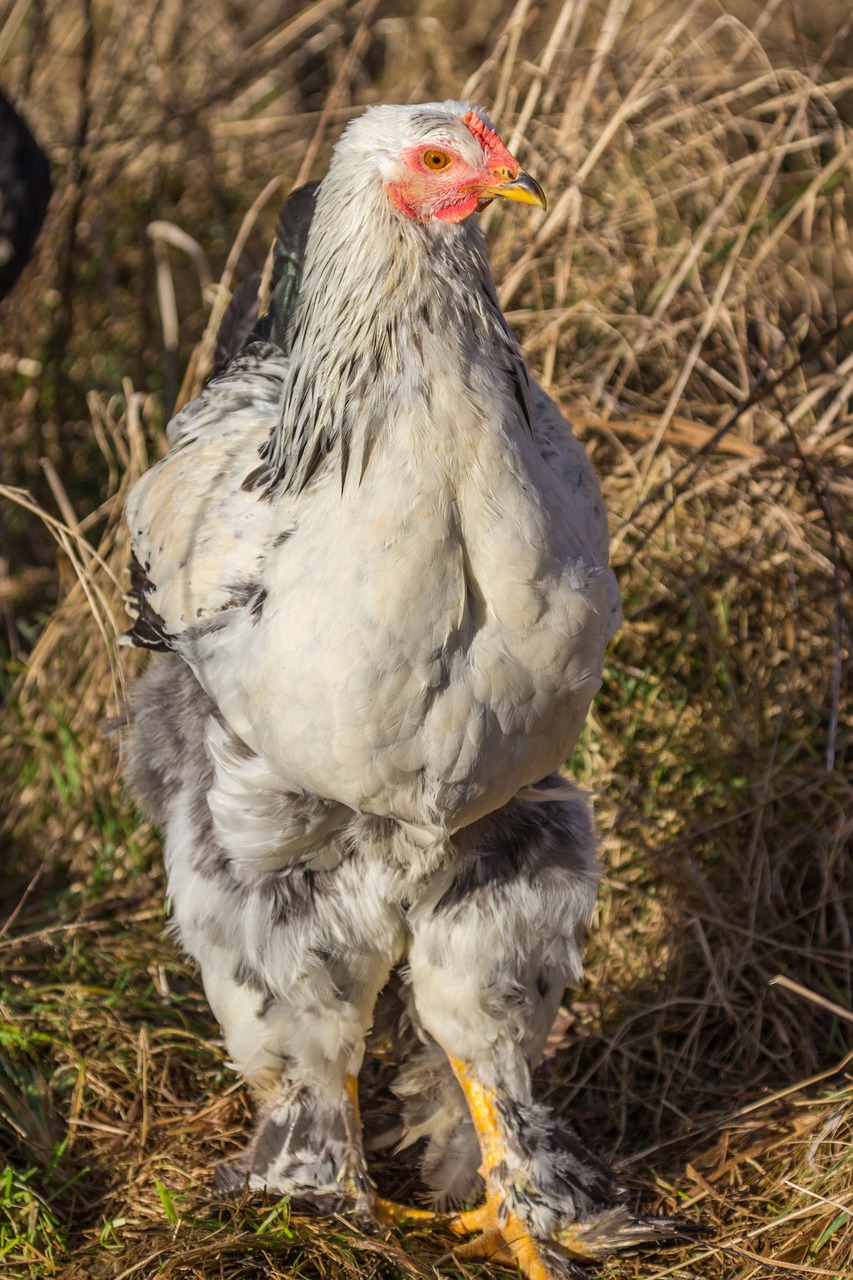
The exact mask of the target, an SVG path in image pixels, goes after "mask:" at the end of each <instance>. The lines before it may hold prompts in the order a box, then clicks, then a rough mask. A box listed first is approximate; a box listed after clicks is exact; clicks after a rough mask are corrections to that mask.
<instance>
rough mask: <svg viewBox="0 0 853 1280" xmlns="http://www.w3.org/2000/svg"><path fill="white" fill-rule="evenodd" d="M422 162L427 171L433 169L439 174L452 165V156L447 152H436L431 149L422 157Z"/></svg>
mask: <svg viewBox="0 0 853 1280" xmlns="http://www.w3.org/2000/svg"><path fill="white" fill-rule="evenodd" d="M421 160H422V161H423V162H424V165H425V166H426V168H427V169H432V171H433V173H438V172H439V171H440V170H441V169H446V168H447V166H448V165H449V164H450V156H449V155H448V154H447V152H446V151H435V150H433V149H432V148H430V150H429V151H425V152H424V153H423V155H422V156H421Z"/></svg>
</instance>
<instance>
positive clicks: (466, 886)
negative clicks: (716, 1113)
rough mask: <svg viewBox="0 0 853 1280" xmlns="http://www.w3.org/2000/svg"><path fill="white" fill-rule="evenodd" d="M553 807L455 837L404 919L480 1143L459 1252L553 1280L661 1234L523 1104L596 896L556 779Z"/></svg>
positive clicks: (583, 823) (584, 831)
mask: <svg viewBox="0 0 853 1280" xmlns="http://www.w3.org/2000/svg"><path fill="white" fill-rule="evenodd" d="M549 784H550V787H551V789H552V791H551V794H552V795H553V792H554V789H556V788H561V789H562V792H563V796H562V798H560V799H555V798H552V799H549V800H546V801H544V802H537V801H535V800H524V801H521V800H516V801H513V802H512V803H511V804H510V805H508V806H507V807H506V808H505V809H504V810H502V811H501V812H500V813H499V814H495V815H491V816H490V817H489V818H487V819H484V820H483V821H481V822H479V823H477V824H476V825H475V826H474V827H472V828H470V829H468V830H466V831H464V832H462V833H459V835H458V836H457V837H456V841H455V843H456V845H457V852H458V855H459V856H458V858H457V859H456V860H455V861H454V864H453V867H452V868H451V869H449V870H448V871H447V872H446V873H442V875H441V876H440V877H437V878H436V879H434V880H433V882H432V883H431V886H430V891H429V893H428V894H427V895H426V896H425V897H424V898H423V899H421V900H419V901H418V902H417V903H416V904H414V905H413V907H412V909H411V911H410V916H409V919H410V927H411V929H412V934H413V937H412V942H411V945H410V951H409V960H410V970H411V981H412V992H413V998H414V1005H415V1010H416V1014H417V1017H418V1019H419V1020H420V1023H421V1024H422V1027H423V1028H424V1030H425V1031H426V1032H427V1033H428V1034H429V1035H430V1036H432V1037H433V1038H434V1039H435V1040H436V1041H437V1042H438V1044H439V1045H440V1046H441V1047H442V1049H443V1050H444V1051H445V1053H446V1055H447V1057H448V1059H449V1062H450V1065H451V1067H452V1070H453V1072H454V1074H455V1077H456V1080H457V1081H458V1085H459V1087H460V1088H461V1090H462V1093H463V1095H464V1097H465V1099H466V1102H467V1104H468V1108H469V1111H470V1115H471V1120H472V1122H473V1126H474V1129H475V1131H476V1134H477V1138H478V1141H479V1146H480V1158H481V1163H480V1173H481V1175H482V1177H483V1179H484V1182H485V1202H484V1203H483V1205H482V1206H481V1207H480V1208H478V1209H475V1210H473V1211H470V1212H467V1213H462V1214H460V1215H458V1216H457V1218H456V1219H455V1220H454V1223H453V1226H454V1229H455V1230H456V1231H458V1232H459V1233H460V1234H468V1233H474V1232H476V1233H478V1234H477V1238H476V1239H475V1240H473V1241H471V1242H470V1243H469V1244H467V1245H462V1246H461V1248H460V1250H459V1252H460V1253H461V1254H462V1255H465V1256H469V1257H478V1258H480V1257H483V1258H492V1259H495V1260H498V1261H509V1262H511V1263H513V1264H516V1263H517V1264H518V1265H520V1266H521V1268H522V1270H523V1271H524V1273H525V1274H526V1275H527V1276H528V1278H529V1280H556V1278H557V1277H565V1276H566V1274H567V1273H571V1272H572V1270H573V1265H572V1260H573V1259H585V1258H592V1257H599V1256H601V1255H602V1254H604V1253H606V1252H610V1251H612V1250H613V1249H614V1248H619V1247H623V1246H625V1245H631V1244H634V1243H637V1242H638V1241H640V1240H643V1239H649V1238H654V1237H655V1236H657V1235H664V1234H671V1233H672V1224H671V1223H659V1224H657V1225H655V1223H654V1220H651V1221H650V1222H642V1221H640V1220H637V1219H632V1218H631V1217H630V1215H629V1214H628V1213H627V1211H626V1210H625V1209H624V1208H623V1207H622V1205H621V1204H620V1197H619V1192H618V1188H617V1186H616V1184H615V1181H614V1179H613V1176H612V1174H611V1173H610V1171H609V1170H607V1169H606V1168H604V1167H602V1166H601V1165H600V1164H599V1162H598V1161H597V1160H595V1159H594V1158H593V1157H591V1156H589V1155H588V1154H587V1153H586V1152H584V1151H583V1150H582V1148H581V1146H580V1144H579V1142H578V1141H577V1139H576V1138H574V1136H573V1135H571V1134H570V1133H568V1132H566V1131H564V1130H563V1129H562V1128H561V1126H559V1125H558V1124H556V1123H555V1121H554V1119H553V1117H551V1116H550V1114H549V1113H548V1112H547V1110H546V1109H545V1108H544V1107H542V1106H540V1105H538V1104H537V1103H535V1102H534V1101H533V1098H532V1093H531V1074H530V1069H531V1064H533V1063H535V1062H536V1061H537V1059H538V1058H539V1056H540V1055H541V1052H542V1049H543V1048H544V1044H545V1040H546V1037H547V1034H548V1031H549V1029H550V1026H551V1024H552V1021H553V1018H554V1015H555V1013H556V1011H557V1008H558V1006H559V1001H560V998H561V996H562V993H563V990H564V987H565V984H566V982H567V981H576V980H577V979H578V978H579V976H580V969H581V964H580V950H579V948H580V944H581V940H582V936H583V932H584V928H585V925H586V922H587V920H588V918H589V915H590V912H591V909H592V904H593V900H594V894H595V884H596V871H595V850H594V838H593V834H592V826H591V821H590V817H589V813H588V810H587V806H586V803H585V801H584V800H583V798H582V797H581V795H580V794H579V793H578V792H575V791H573V789H571V788H570V787H569V785H568V784H566V783H564V782H562V780H561V779H558V778H552V779H549V780H548V782H547V783H543V784H542V788H543V791H544V789H545V788H546V787H547V786H548V785H549Z"/></svg>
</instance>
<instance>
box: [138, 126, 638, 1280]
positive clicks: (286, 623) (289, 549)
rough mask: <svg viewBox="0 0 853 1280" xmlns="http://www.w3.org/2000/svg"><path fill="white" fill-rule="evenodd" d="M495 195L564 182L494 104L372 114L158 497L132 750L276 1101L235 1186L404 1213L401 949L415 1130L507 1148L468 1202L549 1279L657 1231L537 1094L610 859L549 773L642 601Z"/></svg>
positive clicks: (437, 1151) (244, 1043) (202, 936)
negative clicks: (385, 1162)
mask: <svg viewBox="0 0 853 1280" xmlns="http://www.w3.org/2000/svg"><path fill="white" fill-rule="evenodd" d="M496 196H508V197H510V198H514V199H517V200H521V201H523V202H525V203H534V204H535V203H542V202H543V201H542V197H541V191H540V190H539V188H538V186H537V184H535V183H534V182H533V180H532V179H530V178H529V177H528V176H527V175H526V174H524V173H522V172H521V171H520V170H519V167H518V164H517V162H516V161H515V160H514V158H513V157H512V156H511V155H510V154H509V152H507V151H506V149H505V148H504V146H503V144H502V143H501V142H500V139H499V138H498V137H497V135H496V134H495V133H494V132H493V130H492V128H491V125H490V122H489V121H488V118H487V117H485V115H484V113H482V112H480V111H479V110H477V111H473V110H472V109H471V108H470V107H469V106H468V104H465V103H456V102H450V103H442V104H431V105H427V106H417V107H381V108H373V109H372V110H370V111H368V112H367V113H366V114H365V115H364V116H363V117H362V118H361V119H359V120H356V121H355V122H353V124H351V125H350V126H349V127H348V129H347V130H346V132H345V133H344V135H343V137H342V138H341V140H340V142H339V143H338V145H337V147H336V149H335V153H334V156H333V159H332V163H331V166H330V169H329V172H328V175H327V176H326V178H325V179H324V181H323V182H322V184H321V185H320V187H319V190H318V192H317V195H316V207H315V208H314V209H313V216H312V215H311V210H310V209H309V212H308V216H309V217H310V230H309V231H308V234H307V245H306V247H305V250H304V261H303V259H302V251H301V248H300V249H299V251H298V252H296V251H294V253H293V255H292V261H291V266H292V267H294V268H295V269H297V270H298V271H299V272H301V279H300V280H299V288H298V296H297V297H296V301H295V305H294V304H293V303H292V299H293V294H294V291H293V289H292V288H289V289H288V291H287V297H288V303H287V306H286V307H282V309H281V311H280V313H278V314H277V313H276V308H275V299H276V297H277V296H284V295H283V294H282V293H281V286H279V294H278V295H277V294H276V291H275V290H274V293H273V298H274V306H273V308H272V314H271V316H270V317H269V318H268V319H267V321H266V322H262V326H261V327H262V329H263V331H264V332H265V333H266V338H267V340H266V341H255V342H253V343H250V345H248V346H247V347H246V348H245V349H244V350H243V352H242V353H241V354H239V355H238V356H237V357H236V358H235V359H233V360H231V361H230V363H228V364H227V366H226V367H225V370H224V372H223V373H221V374H220V375H219V376H218V377H217V378H215V379H214V380H213V381H212V382H211V383H210V384H209V385H208V387H207V388H206V389H205V391H204V392H203V393H202V394H201V396H200V397H199V398H198V399H197V400H195V401H193V402H192V403H191V404H189V405H187V406H186V407H185V408H184V409H183V410H182V411H181V412H180V413H179V414H178V415H177V417H176V418H175V419H174V420H173V422H172V423H171V424H170V427H169V439H170V443H171V446H172V447H171V450H170V452H169V453H168V454H167V456H166V457H165V458H164V459H163V460H162V461H161V462H160V463H158V464H157V465H156V466H155V467H153V468H152V469H151V471H149V472H148V474H147V475H146V476H144V477H143V478H142V480H140V481H139V483H138V484H137V485H136V487H135V488H134V490H133V492H132V494H131V497H130V500H129V503H128V522H129V526H130V531H131V536H132V540H133V548H134V555H135V558H136V561H137V565H136V569H135V576H134V590H135V600H136V611H137V615H138V616H137V621H136V624H135V627H134V632H133V633H132V634H133V635H134V637H135V639H136V641H137V642H138V643H143V644H148V645H150V646H153V647H159V648H168V649H170V650H172V651H173V652H172V654H171V655H170V656H169V657H167V658H162V659H155V660H154V661H153V663H152V669H151V671H150V672H149V674H148V676H147V677H146V678H145V679H144V680H143V681H142V683H141V685H140V686H139V687H138V690H137V693H136V695H135V698H134V701H133V707H132V712H133V725H132V730H131V734H130V741H129V751H128V755H129V771H130V775H131V778H132V779H133V780H134V782H135V785H136V787H137V790H138V791H139V793H140V795H141V796H142V797H143V799H144V801H145V802H146V803H147V804H148V806H149V808H150V810H151V811H152V813H153V814H154V816H155V817H156V818H157V820H158V821H159V822H160V823H161V824H162V826H163V828H164V832H165V841H166V861H167V870H168V875H169V892H170V897H171V901H172V909H173V913H174V919H175V925H176V929H177V932H178V934H179V936H180V938H181V941H182V942H183V944H184V946H185V947H186V949H187V950H188V951H189V952H190V954H191V955H193V956H194V957H195V958H196V960H197V961H198V962H199V964H200V966H201V970H202V976H203V979H204V984H205V990H206V992H207V995H208V998H209V1000H210V1003H211V1006H212V1008H213V1010H214V1012H215V1014H216V1016H217V1018H219V1020H220V1021H221V1022H222V1024H223V1027H224V1029H225V1034H226V1038H227V1042H228V1045H229V1050H230V1052H231V1054H232V1056H233V1058H234V1060H235V1062H236V1063H237V1065H238V1066H239V1067H240V1069H241V1070H242V1071H243V1072H244V1074H245V1075H246V1076H247V1078H249V1079H251V1080H253V1081H254V1082H255V1084H256V1085H257V1086H258V1089H259V1092H260V1094H261V1096H262V1099H263V1105H262V1110H261V1119H260V1123H259V1128H258V1131H257V1133H256V1135H255V1138H254V1139H253V1141H252V1143H251V1144H250V1147H249V1149H248V1151H247V1153H246V1156H245V1158H244V1160H243V1162H242V1164H241V1166H240V1173H239V1174H238V1175H236V1181H237V1182H238V1183H239V1182H240V1181H241V1179H242V1178H243V1177H244V1176H246V1177H248V1179H249V1182H250V1185H252V1186H267V1187H270V1188H272V1189H273V1190H277V1191H280V1192H291V1193H293V1194H295V1195H297V1196H299V1195H302V1196H306V1195H308V1196H315V1197H320V1198H321V1199H323V1198H326V1200H329V1198H331V1200H332V1201H333V1202H334V1203H336V1204H337V1203H340V1202H341V1201H343V1202H344V1203H345V1204H347V1205H349V1206H351V1207H352V1206H355V1207H359V1208H361V1209H365V1207H367V1208H371V1207H372V1209H373V1211H377V1201H376V1198H375V1195H374V1193H373V1190H372V1187H371V1184H370V1181H369V1178H368V1176H367V1172H366V1165H365V1160H364V1152H363V1148H362V1144H361V1135H360V1132H359V1122H358V1111H357V1107H356V1105H355V1100H354V1081H355V1078H356V1076H357V1073H358V1069H359V1066H360V1064H361V1060H362V1055H363V1053H364V1037H365V1035H366V1033H367V1032H368V1030H369V1028H370V1026H371V1023H372V1020H373V1017H374V1006H375V1003H376V1000H377V996H378V994H379V992H380V990H381V989H382V988H383V987H384V985H385V984H386V982H387V980H388V977H389V974H390V972H391V970H392V969H393V967H394V966H395V965H396V964H398V963H399V962H401V961H405V962H406V965H407V971H406V972H407V982H408V988H407V990H406V995H405V1001H406V1004H407V1006H408V1017H409V1018H410V1020H411V1022H412V1024H413V1025H414V1027H415V1028H416V1030H417V1032H418V1035H419V1037H420V1040H421V1041H422V1042H423V1044H424V1045H425V1046H426V1047H425V1048H424V1049H423V1050H422V1051H420V1055H418V1054H416V1055H415V1058H414V1059H413V1060H412V1063H411V1065H410V1067H409V1068H408V1075H407V1074H406V1071H405V1070H404V1073H403V1075H402V1077H401V1081H400V1083H399V1086H398V1093H399V1094H400V1096H401V1097H402V1098H403V1099H404V1114H403V1121H402V1126H403V1132H404V1134H405V1131H406V1129H407V1128H408V1130H409V1134H410V1137H412V1136H413V1135H415V1134H417V1135H424V1136H426V1137H427V1138H428V1139H429V1145H428V1147H427V1149H426V1153H425V1156H424V1172H425V1176H426V1177H427V1180H428V1181H429V1182H430V1183H431V1185H432V1187H433V1191H434V1193H435V1194H436V1195H437V1196H439V1197H441V1196H451V1197H452V1196H457V1197H458V1196H466V1195H470V1194H472V1192H474V1191H475V1190H476V1187H477V1184H478V1179H477V1175H476V1169H477V1165H478V1162H480V1161H481V1162H482V1163H481V1164H480V1171H481V1173H482V1175H483V1177H484V1178H485V1182H486V1193H487V1202H486V1207H485V1209H484V1210H483V1214H485V1217H483V1215H482V1214H481V1218H480V1219H478V1220H477V1221H476V1222H474V1221H473V1219H472V1220H471V1221H463V1220H459V1221H457V1228H458V1229H459V1230H469V1231H470V1230H474V1228H475V1227H476V1228H477V1229H478V1230H480V1231H481V1232H482V1233H483V1239H486V1240H488V1241H489V1242H490V1244H489V1247H490V1248H492V1249H494V1248H495V1247H496V1245H495V1241H496V1237H495V1232H498V1234H499V1235H500V1240H499V1241H498V1244H499V1245H500V1246H501V1247H502V1248H503V1250H504V1252H507V1250H510V1251H511V1253H512V1255H513V1257H515V1258H516V1259H517V1260H519V1261H520V1262H521V1264H522V1266H523V1267H524V1269H525V1270H526V1271H527V1273H528V1275H529V1276H530V1277H531V1278H532V1280H542V1278H543V1277H546V1276H549V1275H554V1274H556V1273H557V1272H559V1271H560V1270H561V1268H562V1269H565V1267H566V1266H568V1262H567V1261H566V1260H567V1258H569V1257H571V1256H581V1255H583V1254H584V1252H586V1253H589V1254H595V1253H598V1252H601V1251H603V1249H604V1248H605V1247H609V1246H610V1245H611V1244H614V1243H615V1244H618V1243H620V1239H619V1238H617V1237H619V1235H620V1232H623V1233H624V1241H621V1242H629V1241H633V1240H634V1239H637V1238H639V1237H640V1235H641V1234H642V1230H641V1226H642V1227H643V1229H644V1230H645V1232H646V1234H649V1227H648V1224H640V1223H639V1220H632V1221H631V1222H629V1220H628V1218H627V1215H625V1214H624V1212H623V1211H622V1210H621V1209H619V1210H613V1209H612V1208H610V1206H611V1204H612V1202H613V1196H614V1194H615V1193H614V1188H613V1185H612V1182H611V1180H610V1179H609V1177H608V1175H606V1174H605V1173H604V1172H602V1171H601V1170H600V1169H597V1168H596V1167H595V1165H594V1162H592V1161H590V1160H587V1159H586V1157H584V1158H581V1157H579V1156H578V1155H577V1151H576V1144H575V1146H573V1144H572V1140H570V1139H569V1138H568V1137H567V1136H566V1135H565V1134H563V1135H562V1138H561V1137H560V1133H559V1131H558V1129H557V1128H555V1126H554V1124H553V1122H552V1121H551V1119H550V1118H549V1117H548V1116H547V1114H546V1113H545V1112H544V1111H543V1110H542V1109H541V1108H538V1107H536V1106H535V1104H534V1103H532V1101H531V1097H530V1064H531V1062H534V1061H535V1060H536V1058H537V1057H538V1055H539V1053H540V1052H541V1049H542V1047H543V1045H544V1040H545V1037H546V1035H547V1032H548V1029H549V1026H550V1023H551V1020H552V1019H553V1016H554V1013H555V1011H556V1008H557V1005H558V1003H559V999H560V996H561V994H562V990H563V987H564V985H565V982H566V981H567V980H568V979H570V978H571V979H576V978H577V976H578V974H579V971H580V960H579V945H580V940H581V936H582V932H583V927H584V923H585V921H586V919H587V918H588V913H589V911H590V909H591V905H592V899H593V895H594V886H595V870H594V841H593V837H592V831H591V826H590V822H589V817H588V814H587V811H586V805H585V803H584V801H583V799H582V798H581V797H580V796H579V794H578V793H577V792H576V791H575V790H574V789H573V788H572V787H571V786H570V784H568V783H567V782H565V781H564V780H562V779H559V778H555V777H551V778H550V779H548V777H547V776H548V775H549V774H551V773H552V771H553V770H554V769H555V768H557V767H559V766H560V765H561V764H562V762H563V761H564V760H565V758H566V756H567V755H568V754H569V752H570V751H571V750H572V748H573V746H574V745H575V743H576V741H577V737H578V734H579V732H580V729H581V727H582V725H583V721H584V718H585V716H586V713H587V710H588V707H589V704H590V701H591V699H592V697H593V696H594V694H595V692H596V691H597V689H598V687H599V684H600V681H601V672H602V661H603V652H604V648H605V645H606V643H607V641H608V640H609V638H610V637H611V635H612V634H613V632H614V630H615V628H616V626H617V625H618V621H619V596H618V590H617V587H616V583H615V579H614V577H613V574H612V572H611V570H610V569H609V568H608V566H607V525H606V518H605V513H604V509H603V505H602V501H601V496H600V491H599V487H598V483H597V481H596V479H595V477H594V474H593V472H592V469H591V467H590V465H589V462H588V460H587V458H586V455H585V453H584V450H583V448H582V447H581V446H580V445H579V444H578V443H577V442H576V441H575V440H574V438H573V436H572V434H571V431H570V428H569V426H568V424H567V423H566V422H565V420H564V419H563V418H562V416H561V415H560V413H559V411H558V410H557V409H556V407H555V406H554V404H553V403H552V402H551V401H550V400H549V398H548V397H547V396H546V395H545V393H544V392H543V391H542V390H541V389H540V388H539V387H537V386H535V384H532V383H531V382H530V380H529V377H528V374H527V372H526V370H525V367H524V363H523V360H522V357H521V354H520V351H519V348H518V345H517V343H516V340H515V338H514V337H513V335H512V334H511V332H510V331H509V329H508V327H507V325H506V322H505V320H504V318H503V316H502V314H501V311H500V308H499V305H498V302H497V298H496V294H495V289H494V284H493V281H492V277H491V274H490V271H489V268H488V265H487V262H486V259H485V254H484V248H483V243H482V239H481V237H480V234H479V232H478V230H477V228H476V226H475V223H474V221H473V220H472V219H471V218H470V216H469V215H470V214H471V213H473V212H475V211H476V209H477V208H479V207H482V204H483V203H484V202H485V201H488V200H489V199H492V198H494V197H496ZM294 208H295V206H294ZM300 216H303V215H302V214H300ZM305 225H306V226H307V222H306V223H305ZM282 228H283V230H282V243H284V241H285V240H286V238H287V234H288V226H287V206H285V210H284V213H283V220H282ZM302 230H304V227H303V228H302ZM298 238H299V237H297V239H298ZM302 238H303V239H304V236H303V237H302ZM280 249H281V245H280ZM283 258H286V254H283V253H282V255H280V260H281V259H283ZM291 283H292V280H291ZM274 284H275V282H274ZM543 780H546V781H545V782H544V783H543ZM540 783H543V785H541V786H539V785H538V784H540ZM386 998H391V997H386ZM436 1045H438V1046H440V1047H441V1049H442V1050H444V1053H445V1054H446V1055H447V1058H446V1059H444V1058H442V1056H441V1054H439V1051H438V1049H437V1048H436ZM424 1055H426V1056H424ZM448 1061H449V1063H450V1066H451V1067H452V1072H453V1074H451V1071H450V1070H448V1067H447V1062H448ZM436 1062H438V1063H439V1064H441V1063H442V1062H443V1063H444V1065H443V1067H442V1066H441V1065H439V1066H436V1065H435V1064H436ZM425 1064H429V1069H428V1070H427V1066H426V1065H425ZM419 1073H420V1074H419ZM425 1073H426V1074H425ZM454 1077H455V1078H454ZM419 1080H420V1081H421V1086H419V1085H418V1084H417V1082H418V1081H419ZM424 1080H426V1081H427V1082H428V1083H426V1084H424V1083H423V1081H424ZM413 1082H414V1083H413ZM484 1091H485V1092H484ZM416 1094H417V1095H418V1096H415V1095H416ZM466 1100H467V1103H468V1106H469V1108H470V1115H469V1114H468V1111H466V1106H465V1103H466ZM478 1139H479V1150H478V1145H477V1140H478ZM232 1181H234V1179H233V1178H232ZM614 1214H615V1215H616V1216H615V1217H614ZM576 1219H577V1220H578V1221H581V1222H585V1223H586V1226H585V1227H577V1226H574V1227H572V1228H571V1230H572V1232H574V1233H575V1234H572V1235H571V1239H572V1240H573V1241H575V1243H574V1244H573V1245H571V1246H570V1245H569V1243H567V1242H568V1241H569V1239H570V1235H569V1225H568V1224H571V1223H573V1222H574V1221H575V1220H576ZM508 1224H509V1226H508ZM605 1224H606V1226H605ZM661 1226H662V1227H663V1224H661ZM577 1232H580V1236H584V1232H585V1236H584V1238H585V1240H586V1244H584V1245H583V1246H581V1245H579V1244H578V1243H577V1241H578V1239H580V1236H578V1235H577ZM596 1233H597V1234H596ZM652 1234H654V1230H653V1229H652ZM518 1239H522V1240H523V1242H524V1243H523V1245H522V1244H519V1243H518ZM514 1241H515V1242H514ZM475 1244H476V1242H475ZM481 1246H482V1247H485V1246H484V1245H482V1241H481Z"/></svg>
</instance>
